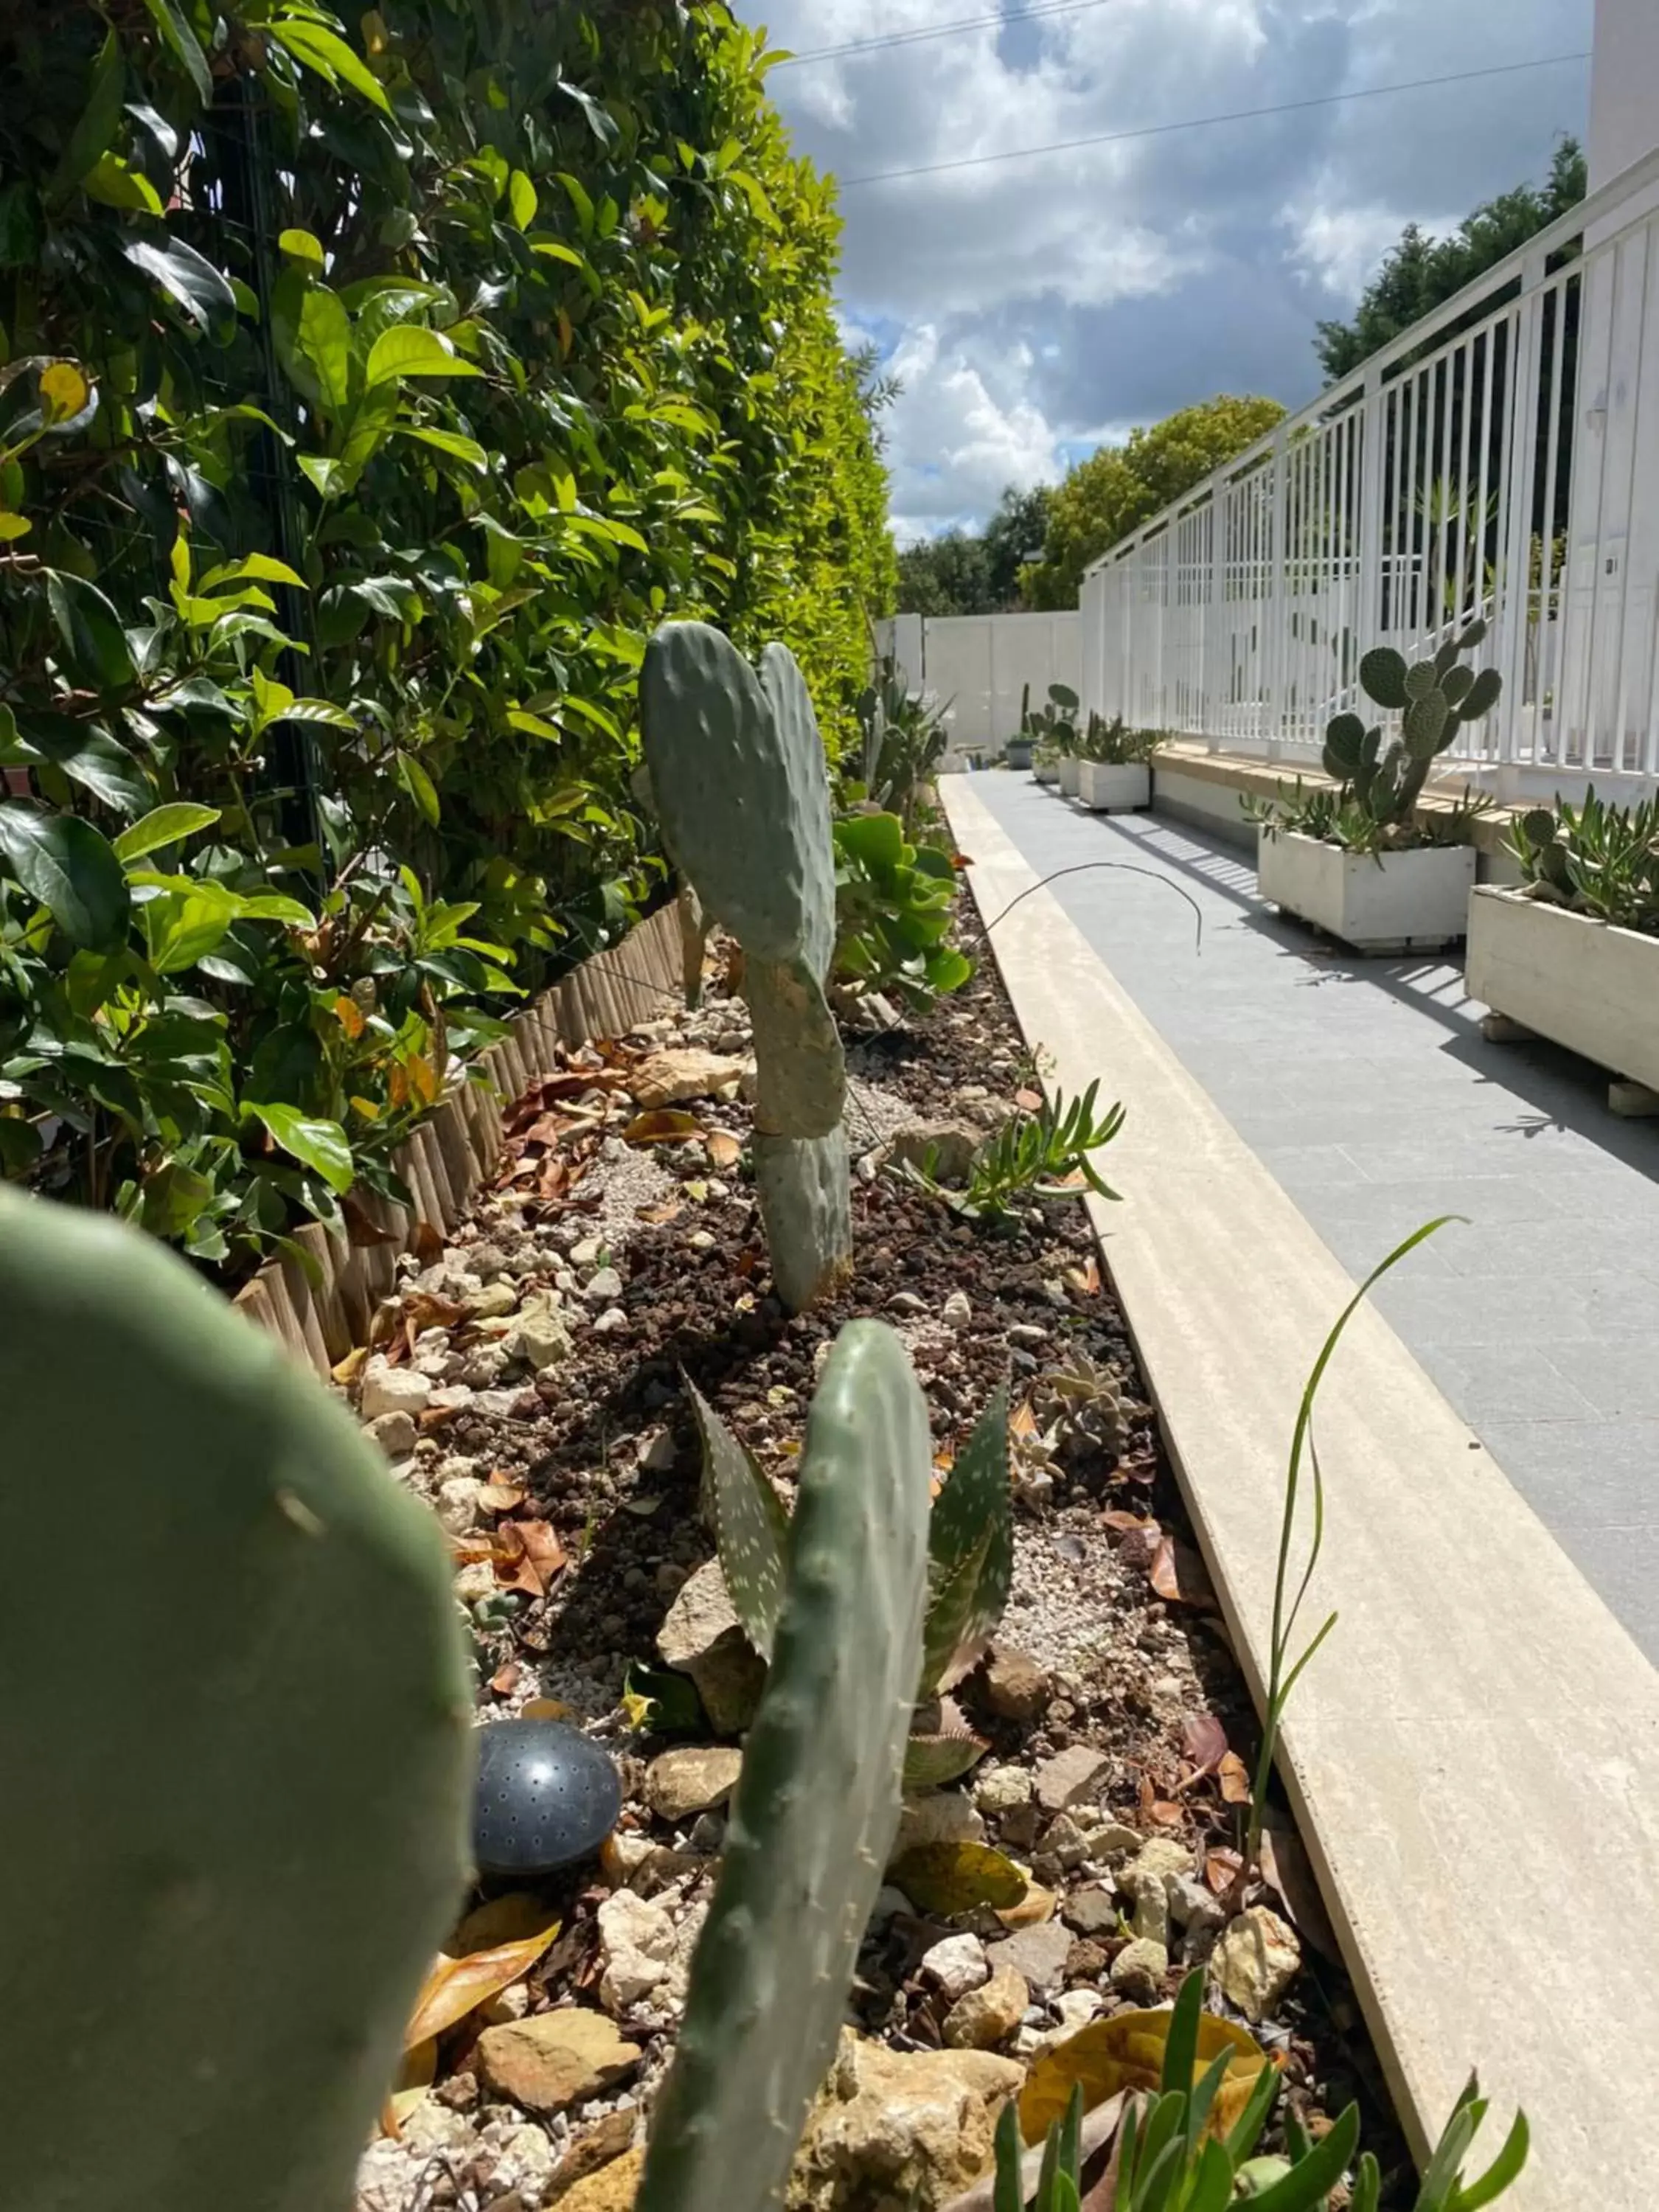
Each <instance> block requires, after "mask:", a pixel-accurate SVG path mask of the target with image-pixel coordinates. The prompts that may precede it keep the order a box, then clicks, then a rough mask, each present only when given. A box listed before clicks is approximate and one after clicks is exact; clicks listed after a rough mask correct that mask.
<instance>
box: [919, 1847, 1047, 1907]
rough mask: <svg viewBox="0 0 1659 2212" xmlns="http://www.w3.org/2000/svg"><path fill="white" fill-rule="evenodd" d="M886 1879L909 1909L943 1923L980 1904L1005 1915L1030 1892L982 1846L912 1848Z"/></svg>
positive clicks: (1005, 1861) (1012, 1868) (1004, 1861)
mask: <svg viewBox="0 0 1659 2212" xmlns="http://www.w3.org/2000/svg"><path fill="white" fill-rule="evenodd" d="M892 1880H893V1882H894V1885H895V1887H897V1888H899V1889H902V1891H903V1892H904V1894H905V1895H906V1896H907V1897H908V1899H909V1900H910V1902H911V1903H912V1904H913V1905H918V1906H920V1907H921V1911H924V1912H937V1913H940V1914H943V1915H944V1917H945V1918H946V1919H949V1918H950V1917H951V1916H952V1915H953V1914H956V1913H958V1912H971V1911H973V1910H974V1909H975V1906H976V1905H994V1906H996V1907H997V1909H998V1910H999V1911H1007V1910H1008V1909H1009V1908H1010V1907H1011V1906H1013V1905H1018V1904H1019V1903H1020V1901H1021V1900H1022V1899H1023V1898H1024V1895H1025V1893H1026V1892H1027V1890H1028V1889H1029V1888H1030V1881H1029V1880H1028V1878H1027V1877H1026V1875H1024V1874H1023V1873H1022V1872H1021V1871H1020V1869H1019V1868H1018V1867H1017V1866H1016V1865H1015V1864H1014V1863H1013V1861H1012V1859H1011V1858H1005V1857H1004V1856H1003V1854H1002V1853H1001V1852H1000V1851H994V1850H992V1849H991V1848H990V1846H989V1845H988V1844H917V1845H916V1846H915V1849H914V1850H908V1851H906V1852H905V1854H904V1856H903V1857H902V1858H901V1859H899V1860H898V1861H897V1862H896V1863H895V1865H894V1867H893V1869H892Z"/></svg>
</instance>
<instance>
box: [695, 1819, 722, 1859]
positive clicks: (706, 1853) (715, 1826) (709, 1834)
mask: <svg viewBox="0 0 1659 2212" xmlns="http://www.w3.org/2000/svg"><path fill="white" fill-rule="evenodd" d="M687 1841H688V1842H689V1843H690V1846H691V1848H692V1850H694V1851H698V1852H701V1854H702V1857H704V1858H709V1859H712V1858H717V1857H719V1856H720V1852H721V1851H722V1850H724V1849H725V1848H726V1823H725V1821H724V1820H721V1818H720V1814H718V1813H699V1814H698V1815H697V1817H696V1820H694V1821H693V1822H692V1823H691V1832H690V1836H689V1837H688V1838H687Z"/></svg>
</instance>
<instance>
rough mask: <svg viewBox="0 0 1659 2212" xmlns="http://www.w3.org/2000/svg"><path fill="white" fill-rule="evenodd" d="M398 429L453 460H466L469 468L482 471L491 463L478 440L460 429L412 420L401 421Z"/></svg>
mask: <svg viewBox="0 0 1659 2212" xmlns="http://www.w3.org/2000/svg"><path fill="white" fill-rule="evenodd" d="M398 435H400V436H401V437H404V438H416V439H418V440H419V441H420V443H421V444H422V445H423V446H430V447H433V448H434V450H435V452H437V453H447V454H448V455H449V458H450V459H451V460H453V461H465V463H466V465H467V466H468V467H469V468H473V469H477V470H478V471H481V472H482V471H483V470H485V469H487V468H488V467H489V455H488V454H487V453H485V451H484V449H483V447H482V446H481V445H480V444H479V443H478V441H477V439H476V438H468V437H465V436H463V435H462V434H461V432H460V431H459V430H434V429H430V428H428V427H427V426H426V425H425V424H424V423H418V424H417V423H412V422H400V423H399V424H398Z"/></svg>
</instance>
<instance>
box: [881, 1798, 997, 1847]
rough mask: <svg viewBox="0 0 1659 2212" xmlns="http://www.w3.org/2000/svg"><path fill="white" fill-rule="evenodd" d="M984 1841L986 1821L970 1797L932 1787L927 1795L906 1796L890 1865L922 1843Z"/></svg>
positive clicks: (972, 1842) (977, 1842) (969, 1842)
mask: <svg viewBox="0 0 1659 2212" xmlns="http://www.w3.org/2000/svg"><path fill="white" fill-rule="evenodd" d="M984 1840H985V1823H984V1821H983V1820H981V1817H980V1814H979V1813H978V1811H977V1810H976V1809H975V1805H974V1802H973V1800H972V1799H971V1798H969V1797H964V1796H963V1795H962V1793H961V1792H960V1791H959V1790H930V1791H929V1792H928V1793H927V1796H922V1797H907V1798H906V1799H905V1801H904V1809H903V1811H902V1813H901V1814H900V1815H899V1826H898V1834H897V1835H896V1837H895V1838H894V1840H893V1852H892V1858H890V1859H889V1861H888V1864H889V1865H891V1864H892V1863H893V1860H894V1859H902V1857H904V1854H905V1853H906V1851H913V1850H916V1849H917V1848H918V1846H919V1845H921V1844H981V1843H983V1842H984Z"/></svg>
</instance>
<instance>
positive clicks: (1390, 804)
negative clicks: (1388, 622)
mask: <svg viewBox="0 0 1659 2212" xmlns="http://www.w3.org/2000/svg"><path fill="white" fill-rule="evenodd" d="M1485 636H1486V623H1484V622H1480V621H1475V622H1472V623H1469V624H1468V627H1467V628H1466V629H1463V630H1462V631H1460V632H1459V634H1458V635H1456V636H1455V637H1451V638H1448V639H1447V641H1446V642H1445V643H1444V644H1443V646H1442V647H1440V649H1439V651H1438V652H1437V653H1436V654H1435V655H1434V656H1433V658H1432V659H1429V660H1419V661H1415V662H1413V663H1411V664H1409V665H1408V664H1407V660H1406V659H1405V656H1404V655H1403V654H1402V653H1396V652H1395V650H1394V648H1393V647H1392V646H1386V645H1384V646H1378V647H1376V650H1375V651H1374V652H1371V653H1367V654H1366V655H1365V657H1364V659H1363V660H1362V661H1361V662H1360V664H1359V681H1360V684H1361V687H1362V688H1363V690H1364V693H1365V696H1366V697H1367V698H1369V699H1373V700H1375V701H1376V704H1377V705H1378V706H1379V707H1386V708H1390V709H1392V710H1393V711H1394V712H1395V713H1397V714H1401V715H1403V717H1404V720H1403V721H1402V723H1401V732H1400V735H1399V736H1398V737H1397V738H1395V740H1394V742H1393V743H1392V744H1390V745H1389V747H1388V748H1387V750H1384V749H1383V732H1382V730H1381V728H1380V727H1378V728H1373V729H1367V728H1366V726H1365V724H1364V720H1362V719H1361V718H1360V716H1359V715H1358V714H1339V715H1337V717H1336V718H1335V720H1334V721H1333V722H1332V723H1331V724H1330V726H1328V729H1327V730H1326V732H1325V754H1324V767H1325V773H1326V774H1327V775H1331V776H1334V777H1335V779H1336V781H1338V782H1339V783H1340V784H1343V785H1345V786H1346V787H1348V788H1349V789H1351V790H1352V793H1353V795H1354V798H1355V799H1356V800H1357V801H1358V804H1359V805H1360V806H1361V807H1363V808H1364V811H1365V812H1366V813H1367V814H1369V815H1370V818H1371V820H1372V821H1373V822H1376V823H1382V824H1383V825H1384V826H1385V827H1388V828H1389V829H1409V827H1410V826H1411V822H1412V817H1413V813H1414V811H1415V810H1416V806H1417V802H1418V800H1419V799H1420V798H1421V797H1422V795H1423V787H1424V785H1425V783H1426V782H1427V781H1428V775H1429V770H1430V769H1431V767H1432V766H1433V764H1434V763H1435V761H1436V760H1437V758H1438V757H1439V756H1440V755H1441V754H1442V753H1443V752H1444V751H1445V750H1447V748H1448V747H1449V745H1450V744H1451V742H1452V739H1453V738H1455V736H1456V735H1457V732H1458V731H1459V730H1460V729H1461V728H1462V726H1463V725H1464V724H1465V723H1467V722H1478V721H1480V719H1481V718H1482V716H1483V715H1486V714H1490V713H1491V712H1492V708H1494V707H1495V706H1496V705H1497V704H1498V696H1499V694H1500V693H1501V692H1502V690H1503V689H1504V679H1503V678H1502V677H1501V676H1500V675H1499V674H1498V671H1497V670H1496V669H1495V668H1483V669H1482V670H1481V671H1480V674H1479V675H1477V674H1476V673H1475V671H1474V670H1473V669H1472V668H1468V667H1466V666H1465V665H1463V662H1462V658H1461V656H1462V654H1463V653H1468V652H1469V651H1471V650H1473V648H1474V647H1475V646H1477V645H1479V644H1480V641H1481V640H1482V639H1483V638H1484V637H1485Z"/></svg>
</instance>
